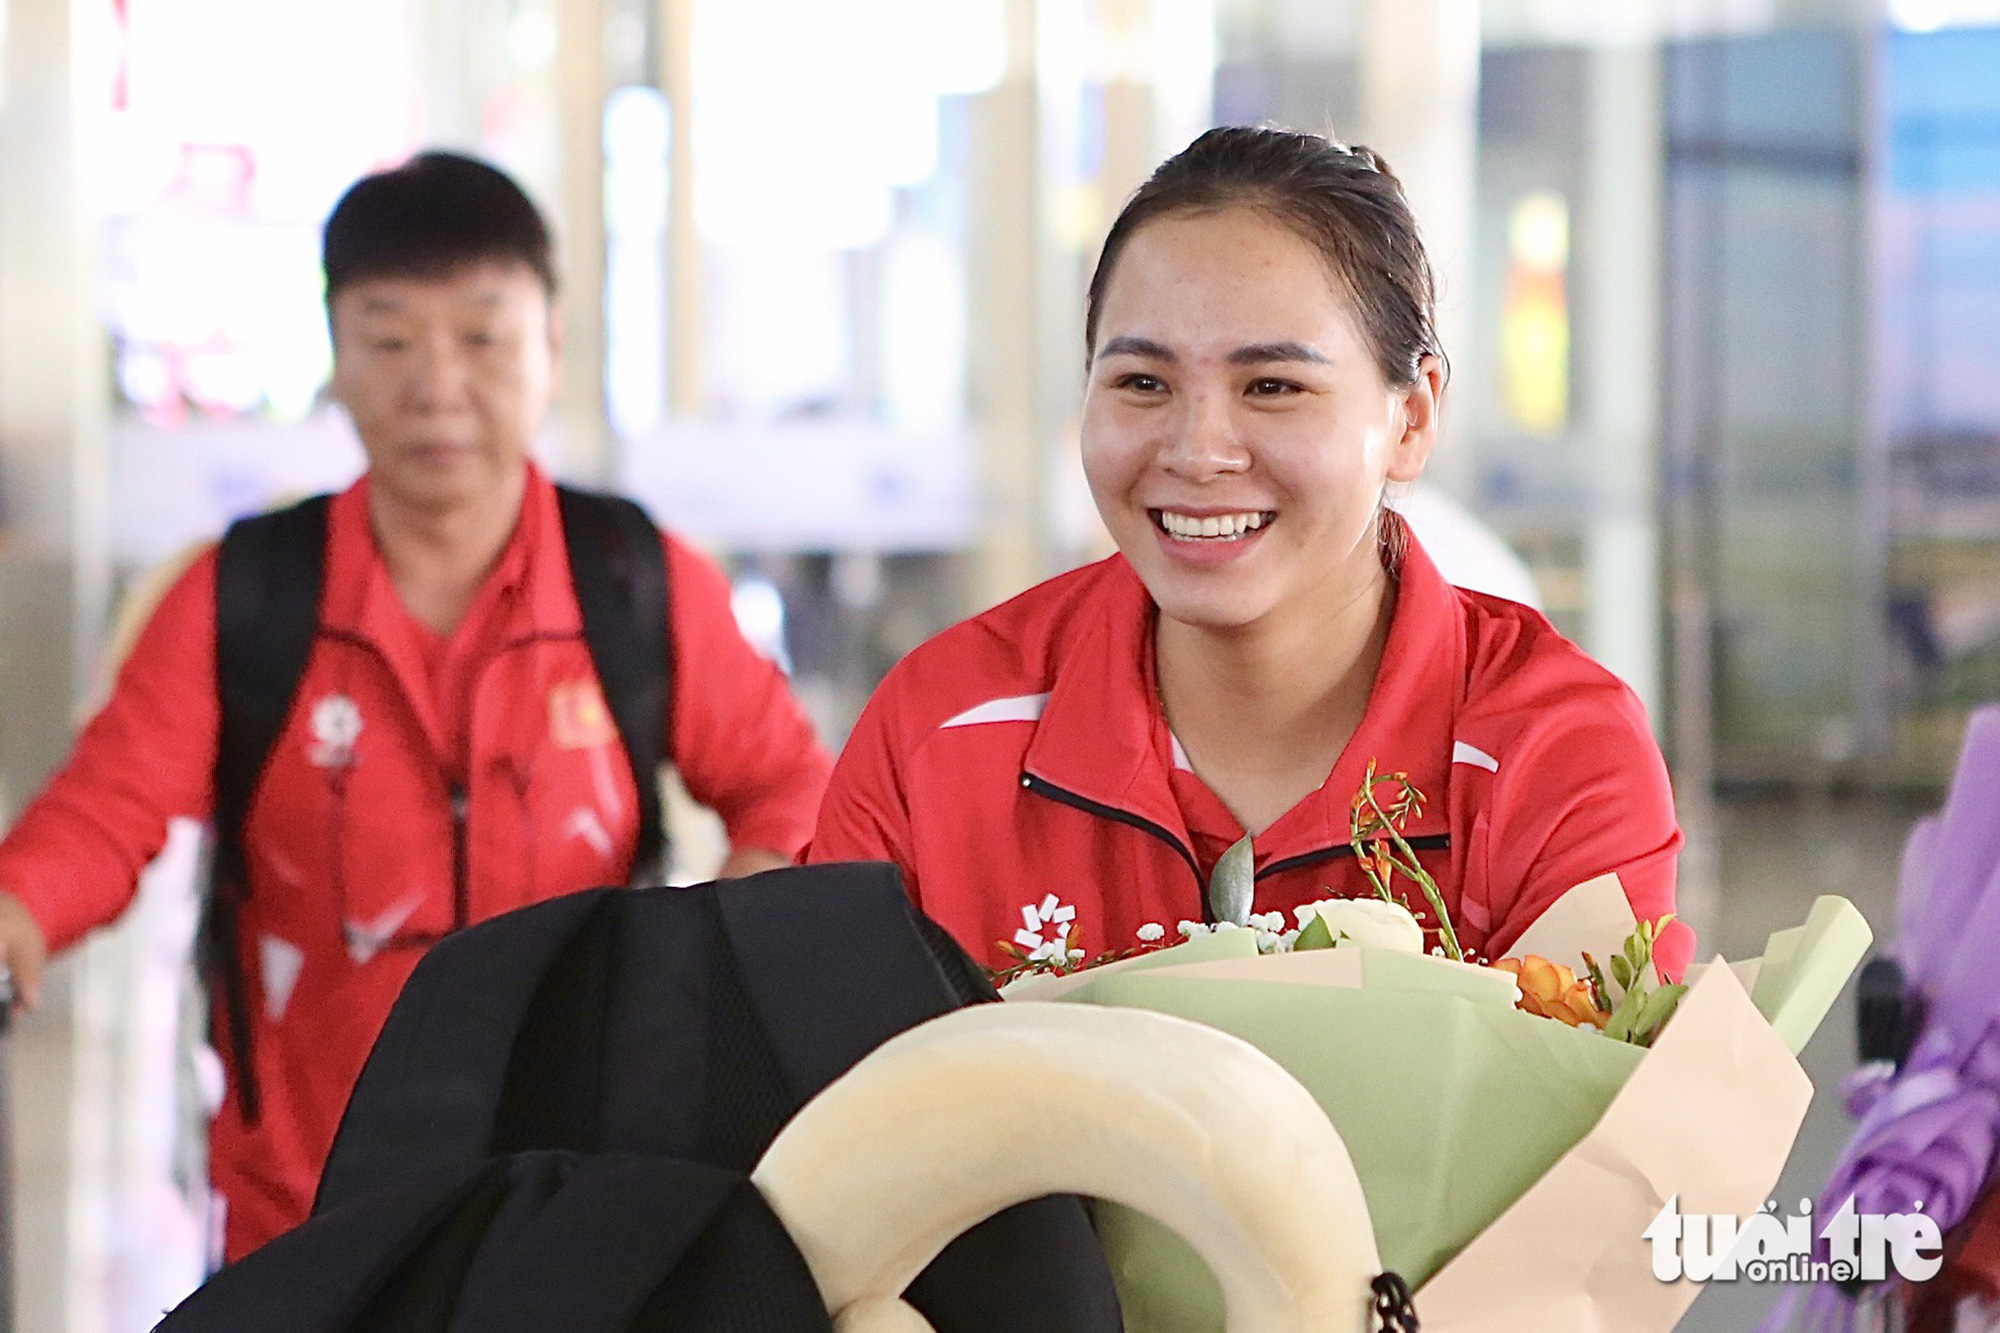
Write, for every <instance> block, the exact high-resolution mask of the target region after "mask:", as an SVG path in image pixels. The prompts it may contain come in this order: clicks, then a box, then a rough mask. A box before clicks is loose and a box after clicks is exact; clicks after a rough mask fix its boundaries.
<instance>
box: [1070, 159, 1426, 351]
mask: <svg viewBox="0 0 2000 1333" xmlns="http://www.w3.org/2000/svg"><path fill="white" fill-rule="evenodd" d="M1224 208H1254V209H1256V210H1258V211H1259V212H1261V213H1264V214H1266V215H1268V216H1269V217H1271V218H1272V219H1273V220H1274V221H1277V222H1279V223H1282V224H1283V225H1284V226H1286V227H1289V228H1290V229H1291V230H1292V231H1293V232H1295V233H1296V234H1297V235H1298V236H1299V238H1300V239H1301V240H1304V241H1306V242H1308V243H1309V244H1311V245H1312V246H1313V248H1314V249H1316V250H1318V251H1319V253H1320V256H1321V258H1323V259H1324V260H1325V261H1326V266H1327V270H1328V272H1329V273H1330V274H1331V276H1332V277H1333V279H1334V280H1335V281H1336V282H1338V283H1339V284H1340V286H1341V287H1343V288H1345V289H1346V293H1347V295H1348V297H1349V299H1351V300H1352V301H1353V303H1354V313H1355V317H1356V320H1357V322H1358V323H1359V324H1360V326H1361V333H1362V336H1363V337H1364V338H1366V339H1367V341H1368V344H1369V346H1370V348H1371V349H1373V351H1374V353H1375V359H1376V363H1377V364H1378V365H1379V366H1380V368H1381V371H1382V378H1383V379H1384V380H1385V381H1387V382H1388V383H1389V384H1390V385H1392V386H1394V387H1396V388H1403V387H1406V386H1408V385H1410V384H1413V383H1415V382H1416V379H1417V375H1418V369H1419V365H1420V363H1421V362H1422V360H1423V358H1424V357H1426V356H1437V357H1439V358H1442V357H1443V355H1444V351H1443V349H1442V348H1441V347H1440V346H1439V345H1438V338H1437V327H1436V323H1435V310H1434V306H1435V304H1436V299H1437V290H1436V280H1435V279H1434V277H1433V276H1432V273H1431V263H1430V259H1429V257H1428V256H1426V255H1425V253H1424V245H1423V241H1422V240H1421V239H1420V238H1419V237H1418V235H1417V222H1416V219H1415V218H1414V217H1413V216H1411V213H1410V204H1409V201H1408V200H1407V199H1405V198H1404V197H1403V187H1402V184H1401V183H1400V182H1399V181H1397V179H1396V177H1395V175H1394V174H1393V173H1391V172H1390V170H1389V165H1388V163H1386V162H1384V161H1383V160H1382V159H1381V158H1380V157H1378V156H1377V155H1376V154H1375V153H1374V152H1373V151H1372V150H1371V149H1367V148H1361V147H1353V148H1349V147H1346V146H1345V145H1342V144H1339V143H1335V142H1334V141H1332V140H1331V139H1324V138H1321V137H1320V136H1319V135H1317V134H1300V133H1298V132H1296V131H1293V130H1280V129H1273V128H1270V127H1267V126H1249V125H1231V126H1224V127H1223V128H1220V129H1213V130H1210V131H1208V132H1207V133H1206V134H1203V135H1202V136H1201V137H1200V138H1198V139H1196V140H1195V141H1194V142H1193V143H1191V144H1189V145H1188V146H1187V147H1186V148H1185V149H1183V150H1182V151H1181V152H1179V153H1178V154H1176V155H1175V156H1173V157H1171V158H1168V159H1167V161H1166V162H1165V163H1163V164H1162V165H1161V166H1160V169H1159V170H1157V171H1155V172H1154V173H1153V176H1152V179H1150V180H1148V181H1147V182H1146V183H1145V184H1144V185H1142V186H1140V187H1139V188H1138V190H1137V191H1136V192H1135V193H1134V194H1133V195H1132V197H1131V198H1130V199H1129V200H1127V201H1126V203H1125V208H1124V210H1123V211H1122V212H1120V213H1119V214H1118V220H1117V221H1116V222H1114V223H1112V224H1111V232H1110V234H1109V235H1107V236H1106V237H1105V238H1104V249H1103V251H1102V253H1100V254H1099V256H1098V259H1097V271H1096V272H1095V273H1094V274H1092V275H1091V279H1090V296H1089V303H1088V305H1087V306H1086V314H1085V316H1084V343H1085V355H1086V356H1090V355H1094V354H1095V352H1096V348H1097V319H1098V313H1099V311H1100V310H1101V309H1102V307H1103V303H1104V293H1105V290H1106V289H1107V288H1108V287H1109V286H1110V283H1111V274H1112V271H1113V270H1114V269H1115V268H1116V267H1117V264H1118V257H1119V255H1120V254H1121V253H1122V252H1123V250H1124V248H1125V245H1126V243H1127V242H1128V241H1130V240H1131V239H1132V237H1133V235H1134V234H1135V233H1137V232H1138V230H1139V229H1140V228H1141V227H1143V226H1145V225H1146V224H1147V223H1148V222H1151V221H1153V220H1155V219H1157V218H1163V217H1171V216H1174V215H1177V214H1188V213H1210V212H1214V211H1216V210H1219V209H1224Z"/></svg>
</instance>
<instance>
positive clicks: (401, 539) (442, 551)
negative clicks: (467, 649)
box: [368, 469, 527, 634]
mask: <svg viewBox="0 0 2000 1333" xmlns="http://www.w3.org/2000/svg"><path fill="white" fill-rule="evenodd" d="M526 488H527V473H526V470H525V469H523V470H522V473H521V475H520V477H519V478H518V479H517V480H516V481H514V482H513V484H512V485H511V486H507V487H503V488H500V489H499V490H497V491H496V492H495V493H494V494H492V495H489V496H481V497H480V498H479V500H478V502H476V503H468V504H461V505H452V506H449V507H439V508H432V507H427V506H418V505H412V504H408V503H405V502H402V501H399V500H398V499H397V498H396V497H395V496H393V495H390V494H388V493H387V491H386V490H385V489H383V488H381V487H375V488H372V489H371V490H370V492H369V503H368V508H369V520H370V523H371V525H372V526H373V529H374V533H375V544H376V546H377V548H378V549H380V550H381V552H382V561H383V563H384V564H385V565H386V566H387V567H388V570H389V581H390V583H391V584H392V585H393V586H394V587H395V589H396V596H397V597H398V598H399V599H400V600H401V601H402V603H403V606H404V607H405V609H407V610H408V611H409V613H410V614H411V615H413V616H415V617H416V618H417V619H418V620H420V621H422V622H423V623H424V624H426V625H428V626H429V627H430V628H431V629H433V630H435V631H437V632H438V633H439V634H450V633H451V632H452V631H453V630H454V629H456V628H458V623H459V621H461V620H463V619H464V618H465V613H466V612H467V611H468V610H470V609H471V606H472V602H473V599H474V598H475V597H476V596H478V594H479V586H480V585H481V584H482V583H484V582H485V581H486V576H487V575H488V574H490V573H491V572H492V571H493V567H494V565H495V564H496V563H498V561H499V559H500V553H501V552H502V551H504V550H506V549H507V543H508V541H509V540H510V539H511V538H512V537H513V535H514V528H515V526H516V525H517V524H518V523H519V522H520V519H521V504H522V497H523V496H524V494H525V493H526Z"/></svg>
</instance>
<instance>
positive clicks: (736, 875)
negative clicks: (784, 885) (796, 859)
mask: <svg viewBox="0 0 2000 1333" xmlns="http://www.w3.org/2000/svg"><path fill="white" fill-rule="evenodd" d="M791 863H792V858H791V857H789V856H786V855H784V854H783V853H781V852H774V851H772V850H771V849H770V848H768V847H738V848H735V849H734V850H733V851H731V852H730V853H729V857H728V859H727V860H725V861H723V863H722V869H721V870H718V871H717V872H716V874H715V877H716V878H717V879H741V878H742V877H743V876H745V875H755V874H758V873H760V872H762V871H766V870H781V869H783V868H784V867H786V866H788V865H790V864H791Z"/></svg>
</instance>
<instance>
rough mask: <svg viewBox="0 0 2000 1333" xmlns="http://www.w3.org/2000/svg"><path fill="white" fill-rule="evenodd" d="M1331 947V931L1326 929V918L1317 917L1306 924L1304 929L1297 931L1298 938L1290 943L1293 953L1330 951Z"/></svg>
mask: <svg viewBox="0 0 2000 1333" xmlns="http://www.w3.org/2000/svg"><path fill="white" fill-rule="evenodd" d="M1332 947H1333V931H1331V930H1330V929H1328V928H1327V924H1326V918H1325V917H1323V916H1317V915H1315V916H1314V917H1313V919H1312V920H1310V921H1308V922H1306V924H1305V927H1304V928H1303V929H1302V930H1300V931H1299V937H1298V938H1297V939H1295V940H1293V941H1292V952H1293V953H1298V952H1299V951H1301V950H1304V949H1331V948H1332Z"/></svg>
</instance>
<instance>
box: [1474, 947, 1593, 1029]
mask: <svg viewBox="0 0 2000 1333" xmlns="http://www.w3.org/2000/svg"><path fill="white" fill-rule="evenodd" d="M1492 966H1493V967H1495V968H1497V969H1498V970H1499V971H1502V972H1506V973H1508V974H1510V975H1512V976H1513V978H1514V980H1515V982H1516V983H1518V984H1519V985H1520V987H1521V998H1520V999H1519V1000H1518V1001H1516V1002H1515V1006H1514V1007H1515V1008H1517V1009H1520V1010H1523V1011H1524V1012H1527V1013H1530V1014H1534V1015H1536V1016H1538V1017H1541V1018H1553V1019H1555V1020H1556V1021H1557V1022H1559V1023H1567V1024H1569V1025H1570V1026H1571V1027H1581V1026H1583V1025H1584V1024H1586V1023H1588V1024H1589V1025H1590V1026H1591V1027H1594V1028H1602V1027H1603V1026H1604V1025H1605V1024H1606V1023H1608V1022H1610V1021H1611V1015H1610V1014H1607V1013H1605V1012H1604V1011H1603V1010H1602V1009H1599V1008H1598V1007H1597V1005H1596V1004H1595V1002H1593V1001H1592V999H1591V996H1590V983H1589V982H1587V981H1579V980H1578V979H1577V976H1576V973H1574V972H1572V971H1570V970H1569V969H1568V968H1566V967H1564V966H1563V965H1562V964H1561V963H1551V962H1550V961H1549V960H1548V959H1546V958H1543V957H1540V956H1539V955H1537V954H1529V955H1528V956H1527V957H1526V958H1502V959H1501V960H1500V961H1499V962H1497V963H1494V964H1493V965H1492Z"/></svg>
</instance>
